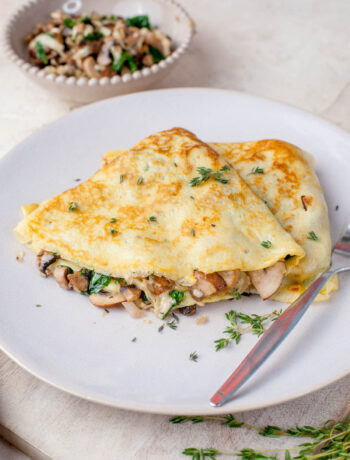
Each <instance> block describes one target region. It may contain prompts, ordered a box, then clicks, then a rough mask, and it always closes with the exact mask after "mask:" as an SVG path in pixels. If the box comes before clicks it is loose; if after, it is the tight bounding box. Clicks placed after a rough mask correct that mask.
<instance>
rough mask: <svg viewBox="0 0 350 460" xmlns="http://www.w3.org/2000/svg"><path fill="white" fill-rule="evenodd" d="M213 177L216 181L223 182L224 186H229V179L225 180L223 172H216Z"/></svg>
mask: <svg viewBox="0 0 350 460" xmlns="http://www.w3.org/2000/svg"><path fill="white" fill-rule="evenodd" d="M213 177H214V179H215V180H216V181H218V182H221V183H222V184H227V182H228V179H225V178H224V177H223V173H222V172H219V171H217V172H215V173H214V175H213Z"/></svg>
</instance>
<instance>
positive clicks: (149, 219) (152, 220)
mask: <svg viewBox="0 0 350 460" xmlns="http://www.w3.org/2000/svg"><path fill="white" fill-rule="evenodd" d="M147 221H148V222H157V218H156V216H150V217H149V218H148V219H147Z"/></svg>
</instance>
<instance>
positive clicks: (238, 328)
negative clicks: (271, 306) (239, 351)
mask: <svg viewBox="0 0 350 460" xmlns="http://www.w3.org/2000/svg"><path fill="white" fill-rule="evenodd" d="M281 314H282V310H279V311H277V310H274V311H273V312H272V313H267V314H266V315H256V314H255V313H253V314H252V315H247V314H245V313H239V312H238V313H237V312H236V311H235V310H230V311H229V312H228V313H225V316H226V319H227V321H228V322H229V325H228V326H227V327H226V329H225V330H224V331H223V333H224V334H227V336H226V337H222V338H220V339H217V340H215V341H214V344H215V350H216V351H219V350H222V349H223V348H226V347H228V346H229V345H230V343H231V342H235V343H236V344H238V343H239V342H240V340H241V336H242V334H243V333H245V332H251V333H252V334H254V335H257V336H258V337H260V335H261V334H263V333H264V332H265V330H266V329H265V327H264V326H265V323H266V322H267V321H268V320H269V321H271V322H272V321H276V319H277V318H278V317H279V316H281Z"/></svg>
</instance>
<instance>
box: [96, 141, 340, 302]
mask: <svg viewBox="0 0 350 460" xmlns="http://www.w3.org/2000/svg"><path fill="white" fill-rule="evenodd" d="M209 145H210V146H211V147H212V148H213V149H214V150H215V151H216V152H218V153H219V154H220V155H221V156H222V157H223V158H224V159H225V160H226V161H228V162H229V163H230V164H232V165H233V166H234V168H235V169H236V171H237V172H238V173H239V175H240V176H241V177H242V178H243V179H244V181H245V182H246V183H247V184H248V185H249V187H250V188H251V189H252V190H253V191H254V192H255V193H256V194H257V195H258V196H259V197H260V198H261V199H262V200H263V201H264V202H265V204H266V205H267V206H268V207H269V208H270V210H271V211H272V213H273V214H274V216H275V217H276V219H277V220H278V221H279V223H280V224H281V225H282V226H283V228H284V229H285V230H286V231H287V232H289V233H290V234H291V235H292V236H293V238H294V240H295V241H296V242H297V243H298V244H299V245H300V246H301V247H302V248H303V249H304V251H305V254H306V256H305V257H304V258H303V259H302V260H301V261H300V263H298V264H294V265H293V266H292V267H290V269H289V270H288V274H287V275H286V276H285V277H284V279H283V283H282V286H281V288H280V289H279V290H278V291H277V292H276V293H275V294H274V295H273V296H272V299H274V300H278V301H281V302H293V301H294V300H295V299H296V298H297V297H298V296H299V295H300V294H301V293H302V292H303V291H304V290H305V289H306V287H307V286H308V285H309V284H310V282H311V281H312V280H313V279H314V278H315V277H316V276H317V275H318V274H320V273H321V272H322V271H324V270H326V269H327V268H328V267H329V265H330V260H331V237H330V229H329V221H328V210H327V205H326V202H325V199H324V195H323V192H322V189H321V186H320V183H319V180H318V178H317V175H316V173H315V171H314V168H313V158H312V156H311V155H310V154H308V153H306V152H304V151H302V150H301V149H299V148H298V147H296V146H295V145H292V144H289V143H287V142H284V141H280V140H275V139H268V140H261V141H253V142H240V143H218V142H213V143H209ZM123 152H124V150H113V151H110V152H107V153H106V154H105V155H104V156H103V163H104V164H107V163H108V162H111V161H114V159H115V158H116V157H117V156H119V155H120V154H122V153H123ZM337 289H338V278H337V276H333V277H332V278H331V279H330V280H329V281H328V283H327V284H326V285H325V287H324V288H323V289H322V291H321V293H320V294H319V295H318V296H317V298H316V300H326V299H328V298H329V297H330V294H331V293H332V292H333V291H335V290H337ZM252 290H253V291H254V289H252Z"/></svg>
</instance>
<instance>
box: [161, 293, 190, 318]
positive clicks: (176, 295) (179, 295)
mask: <svg viewBox="0 0 350 460" xmlns="http://www.w3.org/2000/svg"><path fill="white" fill-rule="evenodd" d="M184 295H185V294H184V293H183V292H181V291H177V290H176V289H173V290H172V291H170V292H169V296H170V297H171V298H172V299H173V300H174V303H173V304H172V306H171V307H170V308H169V309H168V311H167V312H165V313H164V315H163V316H162V319H165V318H166V317H167V316H168V315H169V314H170V313H171V311H172V310H173V308H175V307H177V306H178V305H179V303H180V302H181V300H182V299H183V298H184Z"/></svg>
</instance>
